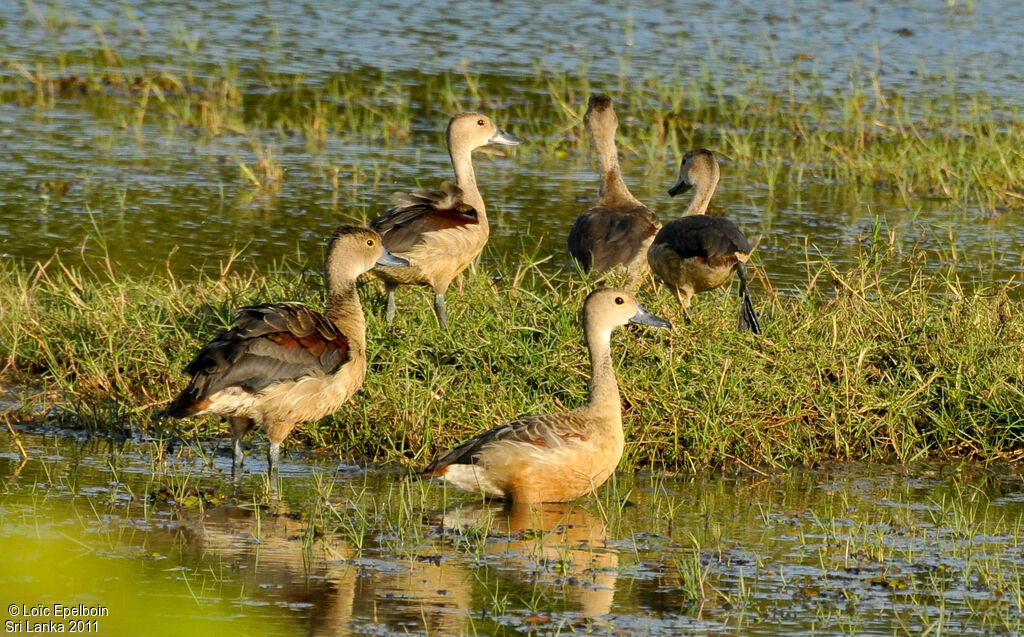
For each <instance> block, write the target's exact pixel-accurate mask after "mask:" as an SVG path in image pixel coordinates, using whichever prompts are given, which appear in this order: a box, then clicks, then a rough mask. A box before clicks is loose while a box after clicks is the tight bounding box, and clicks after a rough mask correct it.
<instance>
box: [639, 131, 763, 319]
mask: <svg viewBox="0 0 1024 637" xmlns="http://www.w3.org/2000/svg"><path fill="white" fill-rule="evenodd" d="M719 175H720V170H719V167H718V160H716V159H715V155H714V153H712V152H711V151H709V150H706V149H704V148H698V149H696V150H691V151H688V152H687V153H686V154H685V155H684V156H683V161H682V164H681V165H680V168H679V180H678V181H677V182H676V183H675V185H674V186H672V188H670V189H669V191H668V194H669V195H671V196H673V197H675V196H676V195H678V194H681V193H683V192H686V191H687V190H689V189H690V188H694V189H695V190H694V195H693V201H691V202H690V205H689V206H688V207H687V208H686V211H685V212H684V213H683V216H682V217H680V218H678V219H675V220H673V221H670V222H668V223H667V224H665V227H664V228H662V229H661V230H660V231H659V232H658V234H657V236H656V237H655V238H654V243H652V244H651V247H650V250H649V251H648V253H647V260H648V262H649V263H650V265H651V269H652V270H653V271H654V273H655V274H656V275H657V276H658V278H660V279H661V280H662V282H664V283H665V285H667V286H668V287H669V288H670V289H671V290H672V291H673V292H674V293H675V295H676V298H677V299H679V305H680V306H682V308H683V311H684V312H686V313H687V315H688V314H689V310H690V301H691V300H692V299H693V296H694V294H697V293H698V292H704V291H707V290H713V289H715V288H719V287H722V286H724V285H728V283H729V282H730V281H732V277H733V274H736V275H738V277H739V280H740V292H739V294H740V313H739V318H738V319H737V322H736V328H737V329H738V330H740V331H741V332H742V331H746V330H751V331H753V332H754V333H755V334H760V333H761V324H760V323H759V322H758V320H757V315H756V314H755V313H754V306H753V303H751V300H750V294H749V292H748V291H747V289H748V287H749V284H750V281H749V280H748V278H747V272H746V268H745V264H746V263H747V261H749V260H750V253H751V252H752V251H753V246H751V244H750V241H748V240H747V237H746V236H744V234H743V232H742V231H740V229H739V228H738V227H736V224H735V223H733V222H732V221H730V220H729V219H726V218H725V217H715V216H710V215H706V214H704V213H705V211H706V210H707V208H708V203H709V202H710V201H711V196H712V195H713V194H714V192H715V186H716V185H717V184H718V179H719Z"/></svg>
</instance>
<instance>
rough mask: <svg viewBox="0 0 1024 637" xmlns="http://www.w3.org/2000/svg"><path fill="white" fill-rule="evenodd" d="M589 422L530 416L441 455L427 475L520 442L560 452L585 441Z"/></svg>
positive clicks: (569, 414) (567, 415)
mask: <svg viewBox="0 0 1024 637" xmlns="http://www.w3.org/2000/svg"><path fill="white" fill-rule="evenodd" d="M584 431H586V421H585V420H584V419H583V418H582V417H581V416H579V415H578V414H577V413H576V412H571V411H570V412H563V413H558V414H545V415H541V416H529V417H526V418H520V419H518V420H513V421H511V422H507V423H505V424H503V425H498V426H497V427H494V428H493V429H489V430H487V431H485V432H483V433H482V434H480V435H478V436H476V437H474V438H470V439H469V440H467V441H466V442H464V443H462V444H460V445H458V446H457V447H455V448H453V449H451V450H450V451H447V452H445V453H444V454H442V455H440V456H438V457H437V458H436V459H435V460H434V461H433V462H431V463H430V464H429V465H427V467H426V468H425V469H424V470H423V472H422V474H421V475H423V476H427V477H429V476H433V475H440V474H442V473H443V472H444V470H445V469H446V468H447V467H449V466H451V465H455V464H476V463H477V462H478V461H479V459H480V457H481V455H482V454H483V453H484V452H485V451H486V450H487V449H488V448H489V447H491V446H493V445H495V444H498V443H513V444H515V443H519V444H525V445H531V446H533V447H536V448H543V449H557V448H559V447H563V446H565V445H567V444H569V443H571V442H574V441H575V442H585V441H586V440H587V438H588V436H587V435H586V434H585V433H584Z"/></svg>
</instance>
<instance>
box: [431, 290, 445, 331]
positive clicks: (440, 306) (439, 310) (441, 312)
mask: <svg viewBox="0 0 1024 637" xmlns="http://www.w3.org/2000/svg"><path fill="white" fill-rule="evenodd" d="M434 314H436V315H437V323H438V325H440V326H441V329H442V330H447V329H448V313H447V312H446V311H445V307H444V293H435V294H434Z"/></svg>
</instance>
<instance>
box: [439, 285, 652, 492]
mask: <svg viewBox="0 0 1024 637" xmlns="http://www.w3.org/2000/svg"><path fill="white" fill-rule="evenodd" d="M627 323H639V324H643V325H650V326H652V327H672V324H671V323H669V322H668V321H667V320H665V319H663V318H660V317H658V316H654V315H653V314H651V313H649V312H648V311H647V310H645V309H644V308H643V307H642V306H641V305H640V304H639V303H637V301H636V299H635V298H634V297H633V295H632V294H630V293H628V292H625V291H623V290H615V289H610V288H605V289H600V290H596V291H594V292H592V293H591V294H590V295H589V296H588V297H587V300H586V302H584V304H583V332H584V334H585V336H586V339H587V349H588V350H589V351H590V364H591V376H590V392H589V394H588V396H587V402H586V404H585V405H583V406H582V407H579V408H577V409H574V410H572V411H567V412H562V413H557V414H547V415H544V416H529V417H527V418H522V419H519V420H513V421H512V422H508V423H505V424H503V425H500V426H498V427H495V428H493V429H491V430H489V431H485V432H484V433H482V434H480V435H479V436H477V437H475V438H472V439H470V440H467V441H466V442H464V443H462V444H460V445H459V446H457V447H455V448H454V449H452V450H451V451H448V452H446V453H444V454H442V455H441V456H439V457H438V458H437V459H436V460H434V461H433V462H431V463H430V464H429V465H427V467H426V468H425V469H424V470H423V472H422V474H421V475H422V476H423V477H430V478H440V479H442V480H444V481H445V482H447V483H449V484H451V485H452V486H454V487H456V488H459V489H462V490H463V491H469V492H471V493H479V494H482V495H484V496H485V497H490V498H504V499H506V500H511V501H513V502H566V501H568V500H572V499H575V498H578V497H580V496H582V495H586V494H587V493H590V492H591V491H593V490H594V489H596V488H597V487H599V486H601V484H603V483H604V481H605V480H607V479H608V477H609V476H610V475H611V474H612V472H613V471H615V467H616V466H618V464H619V459H620V458H621V457H622V449H623V445H624V442H625V441H624V436H623V432H622V404H621V402H620V400H619V386H618V383H617V382H616V380H615V370H614V369H613V368H612V355H611V347H610V340H611V333H612V330H613V329H614V328H616V327H618V326H620V325H626V324H627Z"/></svg>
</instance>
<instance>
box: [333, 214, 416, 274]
mask: <svg viewBox="0 0 1024 637" xmlns="http://www.w3.org/2000/svg"><path fill="white" fill-rule="evenodd" d="M375 265H391V266H402V265H409V261H408V260H406V259H403V258H402V257H399V256H395V255H393V254H391V253H390V252H388V250H387V248H385V247H384V240H383V239H382V238H381V236H380V234H378V233H377V231H375V230H371V229H370V228H367V227H365V226H353V225H341V226H338V227H337V228H336V229H335V230H334V234H333V235H331V239H330V241H328V243H327V264H326V269H327V280H328V281H354V280H355V279H356V278H358V277H359V275H360V274H362V273H364V272H367V271H369V270H370V269H371V268H373V266H375Z"/></svg>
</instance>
